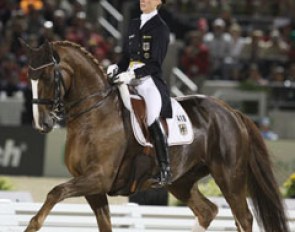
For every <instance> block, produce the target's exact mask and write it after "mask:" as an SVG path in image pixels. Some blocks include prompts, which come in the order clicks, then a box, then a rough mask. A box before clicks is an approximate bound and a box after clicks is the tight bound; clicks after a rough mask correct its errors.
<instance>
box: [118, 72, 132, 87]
mask: <svg viewBox="0 0 295 232" xmlns="http://www.w3.org/2000/svg"><path fill="white" fill-rule="evenodd" d="M133 79H135V74H134V73H133V72H122V73H120V74H119V75H117V76H115V77H114V78H113V83H117V84H127V85H128V84H129V83H130V82H131V80H133Z"/></svg>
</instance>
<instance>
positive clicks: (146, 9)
mask: <svg viewBox="0 0 295 232" xmlns="http://www.w3.org/2000/svg"><path fill="white" fill-rule="evenodd" d="M160 4H161V0H140V10H141V11H142V12H143V13H145V14H147V13H150V12H152V11H154V10H156V9H157V6H158V5H160Z"/></svg>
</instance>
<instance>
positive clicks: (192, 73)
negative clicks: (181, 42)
mask: <svg viewBox="0 0 295 232" xmlns="http://www.w3.org/2000/svg"><path fill="white" fill-rule="evenodd" d="M188 37H189V38H188V44H187V46H186V47H185V48H184V51H183V54H182V55H181V57H180V65H181V67H182V69H183V71H184V73H185V74H186V75H187V76H188V77H189V78H190V79H191V80H192V81H193V82H194V83H195V84H196V85H197V86H198V87H199V88H201V87H202V84H203V82H204V80H205V79H207V77H208V74H209V50H208V47H207V45H206V44H205V43H204V42H203V36H202V33H201V32H199V31H192V32H190V33H189V35H188Z"/></svg>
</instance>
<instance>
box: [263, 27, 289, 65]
mask: <svg viewBox="0 0 295 232" xmlns="http://www.w3.org/2000/svg"><path fill="white" fill-rule="evenodd" d="M288 50H289V46H288V44H287V43H286V42H285V41H283V40H282V39H281V37H280V32H279V31H278V30H276V29H275V30H273V31H271V33H270V41H268V42H266V47H265V50H264V55H263V57H264V60H265V61H266V66H267V67H270V66H273V65H282V66H285V65H286V63H287V61H288Z"/></svg>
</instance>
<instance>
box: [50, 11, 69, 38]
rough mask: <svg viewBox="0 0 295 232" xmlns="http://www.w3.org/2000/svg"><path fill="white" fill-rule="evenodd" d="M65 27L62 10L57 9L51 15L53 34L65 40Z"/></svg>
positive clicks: (64, 15) (64, 16)
mask: <svg viewBox="0 0 295 232" xmlns="http://www.w3.org/2000/svg"><path fill="white" fill-rule="evenodd" d="M66 27H67V21H66V14H65V12H64V11H63V10H61V9H58V10H55V11H54V14H53V32H54V33H55V34H57V35H58V36H59V37H60V38H61V39H65V31H66V30H65V28H66Z"/></svg>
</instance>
